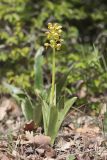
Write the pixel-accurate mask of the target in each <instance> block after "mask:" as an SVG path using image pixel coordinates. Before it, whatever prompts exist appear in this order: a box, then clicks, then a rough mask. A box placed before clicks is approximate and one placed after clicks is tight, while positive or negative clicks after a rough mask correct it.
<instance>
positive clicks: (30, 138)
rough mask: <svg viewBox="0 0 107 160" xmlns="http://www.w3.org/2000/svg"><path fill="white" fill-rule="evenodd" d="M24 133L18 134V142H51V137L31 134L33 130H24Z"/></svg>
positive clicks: (45, 143)
mask: <svg viewBox="0 0 107 160" xmlns="http://www.w3.org/2000/svg"><path fill="white" fill-rule="evenodd" d="M25 133H26V135H22V136H21V135H20V140H18V141H20V144H31V143H35V144H36V145H49V144H51V138H50V137H49V136H45V135H36V136H34V135H33V132H29V131H26V132H25ZM18 141H17V142H18Z"/></svg>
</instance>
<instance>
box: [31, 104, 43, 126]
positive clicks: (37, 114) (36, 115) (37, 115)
mask: <svg viewBox="0 0 107 160" xmlns="http://www.w3.org/2000/svg"><path fill="white" fill-rule="evenodd" d="M33 120H34V122H36V124H37V125H40V124H41V122H42V105H41V103H40V102H37V104H36V102H35V104H34V106H33Z"/></svg>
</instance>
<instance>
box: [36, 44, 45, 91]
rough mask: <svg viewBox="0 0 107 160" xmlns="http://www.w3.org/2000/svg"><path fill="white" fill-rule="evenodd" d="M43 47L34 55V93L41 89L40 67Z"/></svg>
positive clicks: (41, 76)
mask: <svg viewBox="0 0 107 160" xmlns="http://www.w3.org/2000/svg"><path fill="white" fill-rule="evenodd" d="M43 50H44V49H43V47H41V48H40V49H39V50H38V51H37V53H36V55H35V64H34V72H35V89H36V91H39V92H40V91H42V89H43V75H42V65H43V56H42V52H43Z"/></svg>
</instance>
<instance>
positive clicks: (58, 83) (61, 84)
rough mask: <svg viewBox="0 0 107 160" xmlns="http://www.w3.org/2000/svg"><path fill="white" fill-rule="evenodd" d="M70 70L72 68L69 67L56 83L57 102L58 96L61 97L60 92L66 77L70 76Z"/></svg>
mask: <svg viewBox="0 0 107 160" xmlns="http://www.w3.org/2000/svg"><path fill="white" fill-rule="evenodd" d="M71 70H72V66H71V68H70V70H69V71H68V72H67V73H66V74H64V75H63V76H62V77H61V78H60V80H59V81H58V82H57V83H56V97H57V101H58V98H59V97H60V95H61V91H62V89H63V87H64V86H65V84H66V80H67V77H68V75H69V74H70V72H71Z"/></svg>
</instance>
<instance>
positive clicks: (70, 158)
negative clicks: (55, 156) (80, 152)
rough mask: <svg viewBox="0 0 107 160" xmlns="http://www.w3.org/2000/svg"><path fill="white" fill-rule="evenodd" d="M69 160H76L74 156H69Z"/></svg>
mask: <svg viewBox="0 0 107 160" xmlns="http://www.w3.org/2000/svg"><path fill="white" fill-rule="evenodd" d="M67 160H75V156H74V155H69V156H68V158H67Z"/></svg>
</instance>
